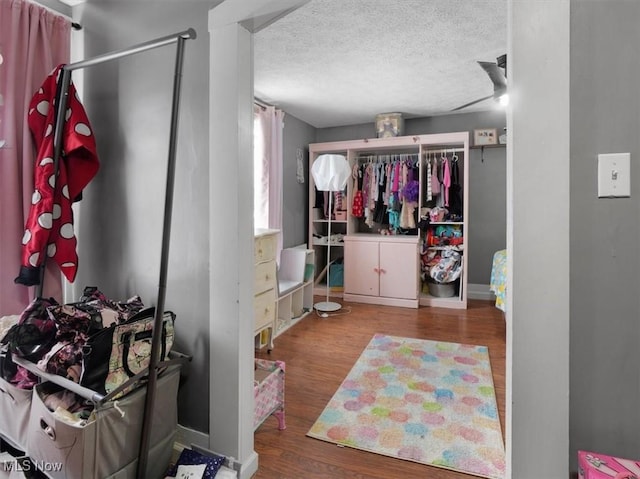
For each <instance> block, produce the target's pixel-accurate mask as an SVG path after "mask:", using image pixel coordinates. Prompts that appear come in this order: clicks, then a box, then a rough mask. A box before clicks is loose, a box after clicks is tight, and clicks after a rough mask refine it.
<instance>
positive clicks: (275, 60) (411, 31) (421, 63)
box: [254, 0, 507, 128]
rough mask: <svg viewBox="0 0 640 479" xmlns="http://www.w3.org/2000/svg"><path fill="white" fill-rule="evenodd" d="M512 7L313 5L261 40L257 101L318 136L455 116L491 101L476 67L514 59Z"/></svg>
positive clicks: (319, 0) (389, 2) (492, 2)
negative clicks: (390, 117) (392, 116)
mask: <svg viewBox="0 0 640 479" xmlns="http://www.w3.org/2000/svg"><path fill="white" fill-rule="evenodd" d="M506 4H507V0H311V1H310V2H309V3H307V4H306V5H304V6H302V7H301V8H299V9H298V10H296V11H294V12H292V13H290V14H289V15H287V16H285V17H283V18H282V19H280V20H278V21H277V22H275V23H273V24H272V25H270V26H269V27H268V28H266V29H264V30H262V31H260V32H258V33H256V34H255V53H254V58H255V78H254V81H255V96H256V97H258V98H260V99H262V100H264V101H265V102H267V103H271V104H273V105H276V106H278V107H280V108H282V109H283V110H285V111H286V112H288V113H289V114H291V115H293V116H295V117H297V118H299V119H301V120H303V121H305V122H306V123H309V124H310V125H313V126H315V127H317V128H323V127H330V126H343V125H352V124H359V123H367V122H370V121H374V119H375V116H376V115H377V114H378V113H388V112H400V113H403V115H404V116H405V118H412V117H424V116H433V115H439V114H444V113H448V112H450V111H451V110H452V109H453V108H456V107H458V106H461V105H463V104H465V103H468V102H470V101H473V100H476V99H478V98H481V97H485V96H487V95H491V94H492V93H493V85H492V83H491V81H490V80H489V77H488V76H487V74H486V73H485V72H484V71H483V70H482V68H480V66H479V65H478V64H477V63H476V62H477V61H478V60H482V61H489V62H495V61H496V57H498V56H500V55H502V54H504V53H506V51H507V13H506ZM494 105H495V104H494V103H493V102H492V101H491V100H487V101H484V102H482V103H480V104H478V105H474V106H472V107H469V108H466V109H464V110H462V111H461V112H469V111H478V110H486V109H489V108H494V107H495V106H494Z"/></svg>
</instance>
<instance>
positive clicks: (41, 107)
mask: <svg viewBox="0 0 640 479" xmlns="http://www.w3.org/2000/svg"><path fill="white" fill-rule="evenodd" d="M36 110H38V113H40V114H41V115H44V116H47V113H49V102H48V101H44V100H43V101H41V102H40V103H38V105H37V106H36Z"/></svg>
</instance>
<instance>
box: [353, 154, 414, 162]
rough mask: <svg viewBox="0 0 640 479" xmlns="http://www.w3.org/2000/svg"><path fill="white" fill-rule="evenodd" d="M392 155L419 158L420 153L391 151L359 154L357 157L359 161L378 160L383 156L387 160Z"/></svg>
mask: <svg viewBox="0 0 640 479" xmlns="http://www.w3.org/2000/svg"><path fill="white" fill-rule="evenodd" d="M392 156H396V157H412V158H417V157H418V153H389V154H384V155H360V156H358V158H357V159H358V161H369V160H372V161H373V160H375V161H377V160H378V159H381V158H384V159H385V160H387V159H390V157H392Z"/></svg>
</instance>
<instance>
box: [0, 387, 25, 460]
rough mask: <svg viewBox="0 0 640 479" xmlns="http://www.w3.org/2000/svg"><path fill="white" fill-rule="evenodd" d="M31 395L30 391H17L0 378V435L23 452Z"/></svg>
mask: <svg viewBox="0 0 640 479" xmlns="http://www.w3.org/2000/svg"><path fill="white" fill-rule="evenodd" d="M31 395H32V390H31V389H18V388H17V387H15V386H14V385H12V384H10V383H8V382H7V381H5V380H4V379H2V378H0V435H2V436H3V437H4V438H6V439H7V441H8V442H9V443H11V446H13V447H16V448H18V449H21V450H23V451H24V450H25V449H26V445H27V429H28V426H29V414H30V413H31Z"/></svg>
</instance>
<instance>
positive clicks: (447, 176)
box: [442, 158, 451, 206]
mask: <svg viewBox="0 0 640 479" xmlns="http://www.w3.org/2000/svg"><path fill="white" fill-rule="evenodd" d="M442 166H443V168H444V171H443V173H442V189H443V190H444V191H443V193H444V205H445V206H449V187H450V186H451V164H450V163H449V158H445V160H444V163H443V165H442Z"/></svg>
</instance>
